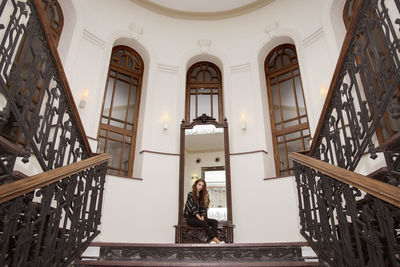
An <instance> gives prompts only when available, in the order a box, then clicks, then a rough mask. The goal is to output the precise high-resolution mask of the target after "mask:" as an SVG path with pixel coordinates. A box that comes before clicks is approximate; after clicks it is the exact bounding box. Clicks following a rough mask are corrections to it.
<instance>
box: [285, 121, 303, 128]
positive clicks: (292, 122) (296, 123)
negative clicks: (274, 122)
mask: <svg viewBox="0 0 400 267" xmlns="http://www.w3.org/2000/svg"><path fill="white" fill-rule="evenodd" d="M298 124H299V121H298V120H291V121H288V122H285V125H284V126H283V127H284V128H289V127H291V126H295V125H298Z"/></svg>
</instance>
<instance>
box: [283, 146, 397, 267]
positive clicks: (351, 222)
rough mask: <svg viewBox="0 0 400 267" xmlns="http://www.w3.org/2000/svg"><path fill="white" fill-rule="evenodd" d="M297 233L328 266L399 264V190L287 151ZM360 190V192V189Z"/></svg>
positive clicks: (352, 266)
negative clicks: (295, 193)
mask: <svg viewBox="0 0 400 267" xmlns="http://www.w3.org/2000/svg"><path fill="white" fill-rule="evenodd" d="M291 158H292V159H293V160H294V161H295V162H294V165H295V167H296V168H295V175H296V182H297V185H298V186H297V190H298V196H299V214H300V221H301V234H302V235H303V236H304V237H305V238H306V240H307V241H308V242H309V244H310V245H311V247H312V248H313V249H314V251H316V253H317V254H318V256H319V257H320V259H321V261H324V262H326V263H328V264H329V265H330V266H335V267H336V266H348V267H350V266H351V267H355V266H399V265H400V240H399V239H400V236H399V235H397V236H396V231H400V229H399V228H400V226H399V222H400V209H399V207H400V188H399V187H395V186H392V185H389V184H387V183H384V182H381V181H378V180H375V179H373V178H369V177H365V176H363V175H360V174H356V173H354V172H350V171H348V170H345V169H342V168H340V167H336V166H333V165H331V164H329V163H325V162H322V161H320V160H317V159H314V158H311V157H309V156H306V155H301V154H298V153H292V154H291ZM360 189H361V190H362V191H361V190H360Z"/></svg>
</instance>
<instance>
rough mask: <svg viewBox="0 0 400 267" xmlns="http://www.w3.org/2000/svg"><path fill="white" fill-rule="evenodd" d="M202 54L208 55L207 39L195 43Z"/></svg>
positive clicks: (208, 43) (209, 43)
mask: <svg viewBox="0 0 400 267" xmlns="http://www.w3.org/2000/svg"><path fill="white" fill-rule="evenodd" d="M197 44H198V45H199V48H200V52H201V53H202V54H208V52H209V51H210V46H211V41H210V40H207V39H202V40H199V41H198V42H197Z"/></svg>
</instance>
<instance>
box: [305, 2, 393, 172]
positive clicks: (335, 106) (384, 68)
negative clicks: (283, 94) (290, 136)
mask: <svg viewBox="0 0 400 267" xmlns="http://www.w3.org/2000/svg"><path fill="white" fill-rule="evenodd" d="M388 5H389V6H390V7H391V9H390V10H389V9H388ZM399 11H400V1H399V0H387V1H386V0H367V1H360V0H357V1H356V4H355V8H354V12H353V15H352V19H351V22H350V26H349V28H348V32H347V35H346V38H345V41H344V44H343V47H342V52H341V55H340V58H339V62H338V64H337V67H336V70H335V73H334V76H333V79H332V83H331V86H330V89H329V93H328V96H327V101H326V102H325V105H324V110H323V113H322V114H321V117H320V121H319V124H318V126H317V130H316V132H315V137H314V140H313V143H312V145H311V149H310V150H311V153H310V154H311V155H312V156H313V157H315V158H318V159H321V160H323V161H325V162H329V163H331V164H333V165H336V166H340V167H343V168H346V169H348V170H355V168H356V167H357V164H358V163H359V161H360V160H361V158H362V156H363V154H364V153H366V152H368V153H369V154H370V156H371V158H376V153H377V149H376V147H377V144H378V143H377V141H376V139H375V138H376V135H379V136H380V137H381V138H380V139H386V138H388V137H390V136H391V135H393V134H394V133H396V132H399V131H400V127H399V126H400V121H399V118H400V58H399V56H400V40H399V35H400V31H399V24H400V21H399V18H400V16H399ZM388 128H390V129H388ZM397 167H399V166H397ZM395 168H396V167H395Z"/></svg>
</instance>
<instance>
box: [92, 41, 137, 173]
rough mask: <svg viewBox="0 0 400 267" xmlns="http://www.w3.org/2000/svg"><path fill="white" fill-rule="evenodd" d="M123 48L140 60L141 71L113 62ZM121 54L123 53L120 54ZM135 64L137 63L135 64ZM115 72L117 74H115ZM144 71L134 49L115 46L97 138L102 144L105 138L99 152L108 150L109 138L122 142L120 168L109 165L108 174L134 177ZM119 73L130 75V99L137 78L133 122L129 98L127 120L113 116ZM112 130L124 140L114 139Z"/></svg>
mask: <svg viewBox="0 0 400 267" xmlns="http://www.w3.org/2000/svg"><path fill="white" fill-rule="evenodd" d="M121 50H123V51H124V52H123V54H122V56H126V55H128V54H127V53H128V52H129V53H131V54H132V55H133V56H135V57H136V59H137V60H138V62H139V66H140V68H139V71H138V72H135V71H129V70H128V69H127V68H124V67H121V66H120V65H118V64H116V63H113V60H115V59H116V57H115V55H116V54H117V53H118V52H119V51H121ZM120 56H121V55H120ZM133 66H135V64H133ZM113 72H115V74H113ZM143 72H144V65H143V59H142V58H141V56H140V55H139V53H137V52H136V51H135V50H134V49H132V48H130V47H127V46H122V45H120V46H115V47H114V48H113V50H112V53H111V57H110V64H109V68H108V73H107V80H106V85H105V87H106V88H105V91H104V97H103V104H102V108H101V114H100V121H99V129H98V134H97V140H98V142H99V144H100V139H101V138H103V139H105V140H104V149H103V151H99V146H98V148H97V149H98V152H106V151H107V144H108V140H111V141H118V142H120V143H121V146H122V149H121V151H120V153H121V154H120V155H121V158H120V168H116V167H114V166H108V169H109V170H110V171H109V172H108V174H110V175H114V176H119V177H132V173H133V165H134V158H135V148H136V135H137V125H138V120H139V109H140V98H141V91H142V83H143ZM118 74H122V75H126V76H129V77H130V85H131V86H130V90H129V99H130V94H131V93H132V90H133V89H132V88H133V87H132V81H133V80H137V89H136V96H135V107H134V108H135V109H134V117H133V122H132V123H131V122H129V121H128V120H127V116H128V111H129V108H128V107H129V100H128V106H127V110H126V116H125V120H120V119H118V118H113V117H112V110H113V104H114V96H115V93H116V91H117V88H116V82H117V80H118ZM110 78H113V79H114V84H113V86H112V88H109V80H110ZM108 89H111V90H113V91H112V96H111V100H110V110H109V114H108V115H107V116H106V115H104V107H105V102H106V97H107V90H108ZM103 119H106V120H107V123H103ZM111 121H117V122H119V123H123V124H124V128H122V127H118V126H113V125H110V123H111ZM127 125H131V126H132V130H129V129H126V128H127ZM102 130H104V131H106V134H105V135H103V134H102V133H101V131H102ZM110 132H113V133H116V134H119V135H121V136H122V140H117V139H113V138H111V137H110ZM126 137H128V138H130V142H128V141H126V139H127V138H126ZM125 144H129V145H130V150H129V157H128V159H125V158H124V157H123V156H124V154H123V151H124V145H125ZM126 161H127V163H128V169H123V168H122V165H123V164H124V162H126ZM111 171H118V172H119V174H115V173H111ZM122 172H126V173H127V174H126V175H124V174H123V173H122Z"/></svg>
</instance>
